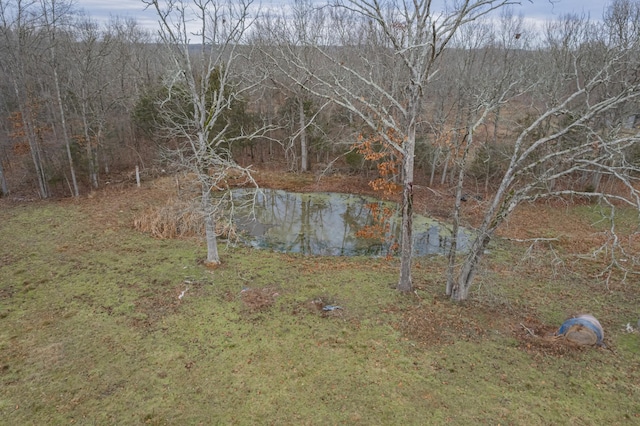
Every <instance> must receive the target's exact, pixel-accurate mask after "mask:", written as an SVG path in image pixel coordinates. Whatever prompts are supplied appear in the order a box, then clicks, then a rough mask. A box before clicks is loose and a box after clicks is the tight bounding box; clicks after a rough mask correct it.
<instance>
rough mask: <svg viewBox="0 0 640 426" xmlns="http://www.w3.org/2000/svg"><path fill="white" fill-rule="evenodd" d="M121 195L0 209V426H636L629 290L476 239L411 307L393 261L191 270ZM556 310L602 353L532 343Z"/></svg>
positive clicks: (128, 195)
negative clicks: (598, 336)
mask: <svg viewBox="0 0 640 426" xmlns="http://www.w3.org/2000/svg"><path fill="white" fill-rule="evenodd" d="M140 191H151V189H142V190H138V192H136V190H135V189H134V190H129V191H128V192H126V191H125V192H124V193H120V194H115V195H113V194H112V195H110V194H106V193H105V194H101V195H98V196H97V197H94V198H91V199H83V200H81V201H76V202H73V201H61V202H48V203H40V202H33V203H25V204H21V205H17V204H3V205H1V206H0V241H1V243H0V424H3V425H32V424H33V425H44V424H70V423H74V424H97V425H103V424H118V425H123V424H134V425H135V424H175V425H191V424H194V425H197V424H203V425H212V424H224V425H227V424H239V425H244V424H279V425H280V424H291V425H301V424H308V425H316V424H318V425H320V424H322V425H326V424H362V425H376V424H380V425H395V424H398V425H413V424H415V425H425V424H445V423H446V424H456V425H458V424H459V425H473V424H489V425H496V424H503V425H507V424H514V425H545V424H549V425H561V424H566V425H604V424H607V425H618V424H640V369H639V368H640V335H639V334H638V333H637V332H634V333H627V332H626V331H624V327H625V325H626V324H627V323H628V322H630V323H631V324H632V325H634V326H635V325H636V322H637V320H638V318H640V303H639V302H640V285H638V284H637V283H636V282H632V281H631V280H627V281H626V282H624V283H621V282H619V281H616V280H613V281H612V282H610V284H609V286H608V287H607V286H605V285H604V284H603V283H602V282H601V281H600V280H597V279H595V278H594V277H593V271H592V270H594V269H595V267H594V266H592V265H589V264H587V265H584V263H580V266H578V264H574V263H573V261H572V260H571V259H573V258H572V257H571V256H570V254H569V253H566V252H565V250H563V248H562V247H556V248H555V249H554V250H553V251H551V250H549V249H547V248H545V247H540V248H538V249H536V250H534V251H533V252H532V251H530V250H527V249H528V246H527V245H522V244H517V243H514V242H509V241H506V240H501V241H499V242H497V243H494V244H493V246H492V247H491V255H490V256H489V258H488V261H489V262H488V263H487V264H486V265H485V266H484V267H483V269H482V273H481V276H480V277H479V279H478V285H477V286H476V287H475V291H474V293H473V295H472V300H471V301H469V302H468V303H465V304H462V305H455V304H452V303H450V302H449V301H448V300H447V299H446V298H445V297H444V296H443V294H442V293H443V290H444V283H443V280H442V276H443V275H442V271H443V270H444V264H443V260H442V259H440V258H437V257H435V258H426V259H421V260H419V261H417V262H416V265H415V269H414V279H415V284H416V287H417V290H416V292H415V294H412V295H403V294H399V293H398V292H396V291H395V289H394V286H395V283H396V280H397V268H398V265H397V263H396V261H395V260H391V261H388V260H384V259H367V258H319V257H318V258H316V257H301V256H293V255H286V254H277V253H270V252H266V251H255V250H250V249H246V248H234V247H225V248H222V252H221V255H222V258H223V264H222V266H221V267H219V268H217V269H215V270H210V269H207V268H205V267H204V266H202V265H201V264H200V263H199V259H202V258H203V257H204V255H205V252H204V250H205V247H204V245H203V244H202V243H201V242H200V241H198V240H195V239H184V240H158V239H153V238H151V237H150V236H148V235H145V234H143V233H140V232H137V231H135V230H133V229H132V226H131V223H132V222H133V217H134V216H135V215H136V214H138V213H139V212H140V211H141V209H143V208H144V206H145V201H144V197H139V194H140ZM136 200H139V201H136ZM564 214H567V215H569V217H568V218H567V220H568V221H569V222H572V221H575V220H576V219H575V217H573V218H572V217H571V216H570V215H571V214H573V215H577V216H576V217H579V218H588V216H589V215H590V214H591V211H590V209H589V208H585V207H581V208H580V209H576V210H575V211H572V210H568V211H567V212H565V213H564ZM566 238H570V236H568V237H566ZM181 296H182V297H181ZM323 304H332V305H339V306H340V307H341V308H342V309H338V310H335V311H332V312H324V311H322V310H321V309H318V308H319V307H320V306H322V305H323ZM575 312H591V313H593V314H594V315H596V317H598V318H599V319H600V321H601V322H602V323H603V326H604V328H605V333H606V343H607V346H608V348H607V349H604V348H586V349H579V348H572V347H568V346H566V345H564V344H561V343H552V342H549V341H547V340H545V339H543V338H542V337H540V336H543V335H544V334H546V333H550V332H553V330H554V329H555V328H557V327H558V326H559V325H560V323H561V322H562V321H563V319H564V318H565V317H566V316H567V315H569V314H571V313H575ZM531 332H533V333H534V334H536V336H532V335H531Z"/></svg>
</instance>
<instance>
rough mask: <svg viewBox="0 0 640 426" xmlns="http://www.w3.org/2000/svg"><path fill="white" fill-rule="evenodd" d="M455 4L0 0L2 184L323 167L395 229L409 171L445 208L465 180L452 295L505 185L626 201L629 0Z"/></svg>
mask: <svg viewBox="0 0 640 426" xmlns="http://www.w3.org/2000/svg"><path fill="white" fill-rule="evenodd" d="M458 3H459V5H457V7H454V8H451V9H448V10H446V11H445V12H444V13H440V12H436V11H435V10H431V6H430V4H431V2H417V3H413V2H411V3H403V2H390V3H388V4H386V3H385V4H384V5H382V4H378V3H375V2H374V3H368V2H364V1H360V0H351V1H349V0H345V1H338V2H336V3H335V4H332V5H327V6H325V7H319V5H318V3H315V2H305V1H295V2H292V3H291V7H290V8H285V9H284V10H283V11H280V12H274V11H273V10H260V8H259V7H258V5H256V4H251V3H246V2H244V3H243V2H209V1H207V2H193V3H189V2H158V1H143V2H141V5H140V6H141V7H144V6H145V5H146V6H147V7H150V8H152V9H154V8H155V9H157V11H158V16H159V31H158V32H154V31H149V30H147V29H144V28H141V27H140V26H139V25H138V24H137V23H136V22H135V21H132V20H126V19H118V18H114V19H112V20H111V22H109V23H108V24H106V25H103V24H98V23H97V22H96V21H95V20H93V19H92V17H91V16H86V15H83V14H80V13H77V11H75V10H74V8H73V7H72V6H71V5H70V4H69V3H67V2H65V1H58V0H41V1H30V2H25V1H21V0H0V19H1V22H0V28H1V34H0V35H1V37H0V66H1V67H0V72H1V73H2V78H1V79H0V90H1V93H2V95H1V97H0V117H1V118H0V160H1V161H0V164H1V168H0V180H1V182H2V187H1V190H2V194H3V196H10V197H11V196H12V197H18V198H30V199H34V198H43V199H45V198H50V197H74V196H81V195H83V194H87V193H89V192H90V191H92V190H95V189H98V188H103V187H105V186H108V185H114V184H117V183H119V182H122V181H131V180H132V179H133V172H134V170H135V169H136V167H138V168H139V169H140V170H141V172H142V174H143V176H144V175H145V174H146V175H157V174H159V173H173V172H178V171H192V172H195V173H196V174H199V175H200V176H206V177H207V179H206V181H205V180H202V183H203V187H206V188H207V189H206V191H205V190H203V198H206V197H207V196H208V193H209V191H210V190H211V189H212V188H213V189H215V188H218V187H219V182H221V181H222V179H223V177H224V175H226V174H228V173H229V171H230V170H231V169H237V170H240V171H242V172H250V167H258V168H260V167H270V168H274V167H275V168H278V169H280V170H286V171H294V172H311V171H313V172H317V173H331V172H333V171H336V170H338V171H341V172H343V173H361V174H366V175H367V176H369V177H371V180H372V181H374V182H377V187H378V188H379V189H381V190H390V191H391V190H397V191H402V192H403V200H404V201H403V206H404V209H405V210H404V211H403V216H404V217H405V218H407V220H408V222H405V223H404V226H405V228H406V227H407V225H408V228H407V229H408V230H409V231H408V232H410V217H411V210H410V209H411V197H412V189H411V188H412V185H413V182H414V181H416V182H417V181H420V182H427V183H428V184H429V185H435V184H438V185H449V186H450V187H451V188H452V189H455V190H456V194H457V200H458V202H457V203H456V211H454V212H452V216H453V217H454V219H455V221H456V226H457V224H458V222H459V210H460V201H461V200H462V201H463V200H464V197H466V196H467V193H468V191H469V190H470V189H471V190H472V191H474V192H475V193H477V194H482V197H483V199H485V200H487V204H486V215H485V221H484V223H483V225H482V226H481V228H480V235H482V237H481V238H479V240H478V241H477V245H475V246H474V247H473V249H472V255H471V257H470V258H469V259H468V261H467V263H465V265H467V266H468V267H469V270H465V268H464V267H463V268H462V269H461V270H458V268H459V265H457V264H455V261H454V260H453V259H452V260H451V278H450V280H449V284H448V289H447V292H448V293H449V294H451V295H452V297H454V298H457V299H464V298H466V288H468V285H469V284H470V282H471V281H472V278H473V272H474V268H475V265H476V264H477V262H478V260H479V258H480V256H481V254H482V252H483V251H484V249H485V248H486V244H487V243H488V241H489V239H490V236H491V235H492V234H493V231H494V230H495V228H496V227H497V226H499V224H500V223H501V222H502V221H503V220H504V219H505V218H506V217H507V216H508V214H510V213H511V212H512V211H513V209H515V207H516V206H517V205H518V204H519V203H520V202H522V201H526V200H533V199H537V198H540V197H543V196H569V195H572V196H584V197H592V196H593V197H596V196H597V197H599V198H600V199H604V200H608V201H606V202H620V203H626V204H630V205H632V206H640V198H639V197H638V184H637V179H638V176H639V175H638V171H639V170H640V144H639V143H638V140H639V134H638V133H639V132H638V125H640V103H639V96H640V75H639V70H640V44H639V43H640V2H638V1H637V0H614V1H612V2H611V3H610V5H609V6H608V8H607V9H606V10H605V13H604V16H602V17H590V18H589V17H585V16H580V15H570V16H561V17H558V18H557V19H556V20H553V21H549V22H545V23H543V24H540V25H538V26H532V25H529V24H526V23H525V21H524V19H523V17H522V16H519V15H518V14H517V13H518V9H517V5H514V6H511V4H512V3H513V2H511V1H507V0H500V1H496V0H475V1H463V2H458ZM550 7H551V6H550ZM194 17H195V18H194ZM194 20H195V21H196V22H199V24H197V25H195V27H194V28H195V29H193V28H191V27H190V26H189V25H190V23H192V22H193V21H194ZM198 143H200V144H201V145H200V146H199V145H198ZM189 147H191V148H189ZM212 176H213V177H212ZM376 179H379V180H377V181H376ZM488 194H491V196H490V197H489V196H488ZM454 235H455V233H454ZM403 237H404V239H405V240H410V234H409V235H408V236H407V235H404V236H403ZM402 250H403V251H405V248H403V249H402ZM405 267H406V268H405ZM407 268H408V269H407ZM403 269H404V270H405V272H404V273H405V275H406V276H404V278H403V277H402V272H401V279H400V285H399V288H401V289H403V290H408V289H410V288H411V284H410V263H409V264H407V265H405V266H403ZM454 269H456V271H458V272H454ZM403 283H404V284H403ZM465 286H467V287H465ZM459 288H462V290H460V293H458V291H459V290H458V289H459Z"/></svg>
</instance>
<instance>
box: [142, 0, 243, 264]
mask: <svg viewBox="0 0 640 426" xmlns="http://www.w3.org/2000/svg"><path fill="white" fill-rule="evenodd" d="M143 2H144V3H145V4H146V5H147V7H151V8H152V9H155V11H156V12H157V14H158V18H159V22H160V27H161V32H160V37H161V38H162V40H163V42H164V43H165V45H166V47H167V50H168V52H169V55H170V57H171V59H172V61H173V69H172V71H171V73H170V74H169V75H167V76H166V79H165V85H166V89H167V92H166V93H167V96H166V99H165V100H164V101H163V102H162V103H161V105H160V107H161V112H162V113H163V123H164V131H165V132H166V133H167V135H168V136H170V137H171V138H172V139H173V140H175V141H176V142H177V143H178V144H179V147H178V148H177V149H175V150H173V151H172V154H173V158H174V160H175V161H176V164H177V165H178V166H179V167H181V168H182V169H184V170H186V171H189V172H191V173H193V174H194V176H196V177H197V179H198V181H199V184H200V187H201V206H202V210H203V212H204V221H205V232H206V239H207V263H208V264H212V265H215V264H218V263H220V257H219V254H218V246H217V241H216V221H215V207H214V205H213V200H212V191H215V190H223V189H225V185H226V183H225V180H226V178H227V177H228V174H229V173H230V172H231V171H233V172H235V173H238V174H241V175H243V176H245V177H246V178H247V179H249V180H251V181H253V179H252V177H251V174H250V170H249V169H248V168H243V167H240V166H239V165H238V164H236V162H235V161H234V160H233V158H232V157H231V153H230V150H228V149H227V148H226V147H228V146H229V144H230V143H231V142H233V140H234V139H235V140H237V139H241V138H249V137H251V135H247V134H241V135H234V136H232V135H230V134H229V132H228V130H229V127H230V125H231V123H230V122H229V121H228V120H227V119H226V116H225V114H226V111H227V110H229V109H230V108H232V106H233V103H234V102H236V101H238V100H239V99H240V97H241V96H242V94H243V90H248V89H247V88H246V87H245V88H244V89H242V88H240V87H239V86H238V84H237V83H238V82H237V81H234V73H233V71H234V67H233V65H234V62H235V61H236V60H237V59H238V58H239V56H240V55H241V54H242V52H241V42H242V39H243V36H244V34H245V32H246V31H247V28H248V26H249V25H250V24H251V20H250V8H251V6H252V2H251V1H243V0H240V1H238V2H234V1H231V0H230V1H224V0H222V1H214V0H193V1H186V0H168V1H161V0H143ZM192 25H193V27H192ZM196 43H199V44H196ZM254 183H255V182H254Z"/></svg>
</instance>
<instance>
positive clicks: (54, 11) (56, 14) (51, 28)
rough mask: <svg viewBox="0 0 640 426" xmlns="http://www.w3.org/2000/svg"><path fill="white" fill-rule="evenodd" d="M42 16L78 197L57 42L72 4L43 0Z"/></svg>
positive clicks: (70, 166)
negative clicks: (57, 33) (63, 99)
mask: <svg viewBox="0 0 640 426" xmlns="http://www.w3.org/2000/svg"><path fill="white" fill-rule="evenodd" d="M40 3H41V7H42V12H43V13H42V16H43V19H44V21H45V26H46V29H47V32H48V34H49V41H50V43H51V45H50V46H49V50H50V52H51V68H52V70H53V82H54V87H55V96H56V101H57V106H58V114H59V117H60V127H61V129H62V137H63V139H64V146H65V150H66V154H67V160H68V161H69V172H70V173H71V183H72V185H73V188H72V191H73V196H74V197H78V196H79V195H80V192H79V190H78V181H77V179H76V169H75V166H74V164H73V156H72V155H71V141H70V138H69V132H68V130H67V120H66V113H65V108H64V105H63V102H62V91H61V90H60V77H59V76H58V68H59V64H58V55H57V50H58V49H57V45H56V44H57V40H56V32H57V31H58V21H59V20H60V19H62V18H63V17H64V15H65V13H67V12H68V11H69V9H70V7H71V5H70V4H68V3H64V2H58V1H56V0H41V1H40Z"/></svg>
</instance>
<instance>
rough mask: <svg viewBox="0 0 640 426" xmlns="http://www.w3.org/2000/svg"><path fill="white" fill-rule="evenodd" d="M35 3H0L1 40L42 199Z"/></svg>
mask: <svg viewBox="0 0 640 426" xmlns="http://www.w3.org/2000/svg"><path fill="white" fill-rule="evenodd" d="M36 5H37V4H36V3H35V1H23V0H16V1H10V0H8V1H7V0H0V36H1V37H2V42H1V43H0V48H1V49H2V52H1V56H2V58H3V60H2V61H0V66H1V67H2V69H3V71H4V73H5V75H6V76H8V77H9V79H10V80H11V85H12V88H13V92H14V95H15V101H16V103H17V105H18V111H19V121H20V125H21V131H20V133H21V134H22V135H23V138H24V139H25V140H26V141H27V143H28V145H29V152H30V154H31V159H32V162H33V166H34V171H35V174H36V179H37V182H38V194H39V195H40V197H41V198H48V197H49V196H50V195H51V190H50V188H49V182H48V179H47V174H46V167H45V156H44V154H43V150H42V146H41V144H40V140H39V138H38V135H37V133H38V130H37V126H38V123H37V121H38V120H37V110H38V108H39V105H38V102H39V101H38V99H36V95H35V93H36V90H35V88H34V87H33V86H34V81H32V80H31V79H30V73H29V69H30V68H29V66H30V65H32V64H33V63H34V62H37V59H36V58H37V57H38V55H39V54H40V53H41V49H42V37H41V34H40V33H39V32H38V31H37V28H38V24H37V22H38V19H39V15H38V12H39V11H38V10H37V8H36V7H35V6H36Z"/></svg>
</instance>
